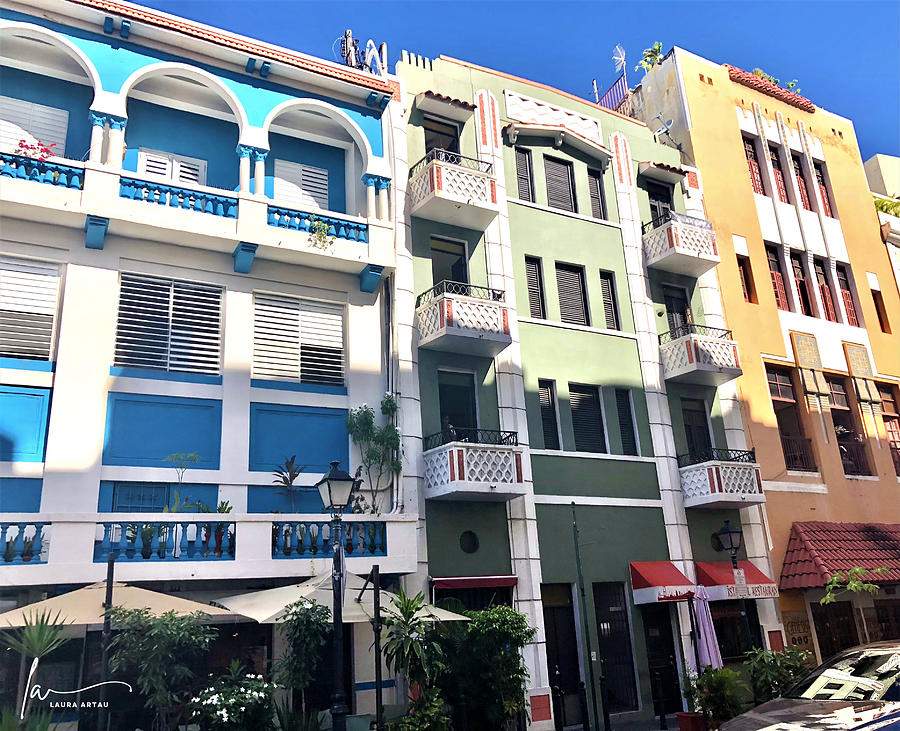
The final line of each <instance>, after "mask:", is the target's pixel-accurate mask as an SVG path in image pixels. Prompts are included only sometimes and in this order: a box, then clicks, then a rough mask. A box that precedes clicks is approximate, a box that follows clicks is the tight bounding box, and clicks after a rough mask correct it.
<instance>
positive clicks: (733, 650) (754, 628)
mask: <svg viewBox="0 0 900 731" xmlns="http://www.w3.org/2000/svg"><path fill="white" fill-rule="evenodd" d="M709 609H710V614H711V615H712V621H713V627H714V628H715V631H716V640H717V641H718V643H719V652H720V653H721V654H722V659H723V660H725V661H726V662H728V661H732V662H740V661H743V659H744V654H745V653H747V652H749V651H750V650H752V649H753V648H754V647H762V646H763V645H762V637H760V625H759V618H758V615H757V612H756V602H743V603H742V602H740V601H738V600H737V599H728V600H725V601H719V602H710V603H709ZM741 610H743V611H745V612H746V613H747V620H748V622H749V624H750V632H751V635H752V637H751V643H752V644H751V645H749V646H748V645H747V637H746V635H745V634H744V629H743V619H742V618H741Z"/></svg>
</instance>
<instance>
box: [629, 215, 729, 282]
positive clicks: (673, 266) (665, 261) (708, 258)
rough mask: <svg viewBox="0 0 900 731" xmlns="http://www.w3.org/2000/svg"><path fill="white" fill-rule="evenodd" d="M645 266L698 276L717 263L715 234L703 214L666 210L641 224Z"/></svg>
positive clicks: (717, 253)
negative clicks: (698, 216)
mask: <svg viewBox="0 0 900 731" xmlns="http://www.w3.org/2000/svg"><path fill="white" fill-rule="evenodd" d="M642 233H643V241H644V256H645V258H646V262H647V266H648V267H653V268H655V269H661V270H663V271H666V272H672V273H673V274H684V275H686V276H689V277H699V276H700V275H701V274H704V273H705V272H708V271H709V270H710V269H712V268H713V267H714V266H716V264H718V263H719V250H718V248H717V247H716V234H715V232H714V231H713V228H712V224H711V223H710V222H709V221H707V220H705V219H702V218H694V217H693V216H686V215H684V214H683V213H675V212H674V211H669V212H667V213H666V214H665V215H663V216H660V217H659V218H655V219H653V220H652V221H650V222H649V223H645V224H644V226H643V228H642Z"/></svg>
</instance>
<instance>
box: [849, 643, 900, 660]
mask: <svg viewBox="0 0 900 731" xmlns="http://www.w3.org/2000/svg"><path fill="white" fill-rule="evenodd" d="M865 650H896V651H898V652H900V640H885V641H882V642H869V643H868V644H865V645H857V646H856V647H848V648H847V649H846V650H841V651H840V652H838V653H835V654H834V655H833V657H843V656H844V655H852V654H853V653H854V652H864V651H865Z"/></svg>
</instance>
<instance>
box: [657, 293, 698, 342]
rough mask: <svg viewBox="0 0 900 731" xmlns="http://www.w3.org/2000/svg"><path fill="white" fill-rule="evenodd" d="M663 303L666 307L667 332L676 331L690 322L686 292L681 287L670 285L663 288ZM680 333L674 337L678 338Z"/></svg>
mask: <svg viewBox="0 0 900 731" xmlns="http://www.w3.org/2000/svg"><path fill="white" fill-rule="evenodd" d="M663 302H664V303H665V305H666V319H667V320H668V323H669V330H670V331H672V330H678V329H679V328H681V327H683V326H684V325H686V324H687V323H689V322H690V321H691V315H690V308H689V307H688V298H687V292H686V291H685V290H684V289H683V288H681V287H673V286H671V285H668V284H667V285H664V286H663ZM685 334H686V333H684V332H682V333H679V335H677V336H674V337H680V336H681V335H685Z"/></svg>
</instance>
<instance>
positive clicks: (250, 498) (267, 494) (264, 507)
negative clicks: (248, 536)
mask: <svg viewBox="0 0 900 731" xmlns="http://www.w3.org/2000/svg"><path fill="white" fill-rule="evenodd" d="M323 471H324V470H323ZM275 510H277V511H278V512H279V513H321V512H322V498H320V497H319V491H318V490H316V488H314V487H302V488H300V489H298V490H297V492H296V493H295V494H294V509H293V510H291V499H290V498H289V497H288V496H287V495H284V494H282V493H279V492H278V490H277V485H272V486H269V485H250V486H249V487H248V488H247V512H248V513H271V512H272V511H275Z"/></svg>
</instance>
